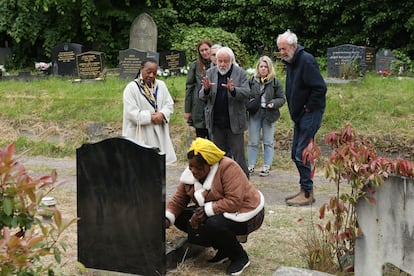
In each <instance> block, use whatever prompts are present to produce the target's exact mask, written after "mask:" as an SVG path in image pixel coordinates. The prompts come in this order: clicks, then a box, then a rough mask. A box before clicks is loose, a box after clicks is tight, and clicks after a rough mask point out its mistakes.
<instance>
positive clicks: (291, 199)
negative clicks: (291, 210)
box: [285, 189, 315, 206]
mask: <svg viewBox="0 0 414 276" xmlns="http://www.w3.org/2000/svg"><path fill="white" fill-rule="evenodd" d="M285 201H286V204H287V205H288V206H307V205H311V204H312V203H314V202H315V198H314V197H313V191H312V192H305V190H303V189H300V192H299V193H297V194H295V195H291V196H288V197H286V198H285Z"/></svg>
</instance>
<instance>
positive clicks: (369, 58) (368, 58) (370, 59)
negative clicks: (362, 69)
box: [364, 47, 375, 72]
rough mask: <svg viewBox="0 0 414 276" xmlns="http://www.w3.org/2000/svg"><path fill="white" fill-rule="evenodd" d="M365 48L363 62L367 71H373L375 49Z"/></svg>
mask: <svg viewBox="0 0 414 276" xmlns="http://www.w3.org/2000/svg"><path fill="white" fill-rule="evenodd" d="M364 48H365V62H366V64H367V71H369V72H373V71H375V48H374V47H364Z"/></svg>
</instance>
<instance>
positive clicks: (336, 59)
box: [327, 44, 367, 78]
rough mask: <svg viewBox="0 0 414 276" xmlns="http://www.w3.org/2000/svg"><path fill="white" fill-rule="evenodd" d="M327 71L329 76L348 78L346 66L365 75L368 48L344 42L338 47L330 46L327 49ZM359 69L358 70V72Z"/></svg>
mask: <svg viewBox="0 0 414 276" xmlns="http://www.w3.org/2000/svg"><path fill="white" fill-rule="evenodd" d="M327 59H328V65H327V71H328V78H346V74H348V73H349V72H346V71H347V69H346V68H348V67H349V68H350V69H351V70H352V71H354V72H353V73H355V74H361V75H362V76H365V73H366V68H367V63H366V49H365V48H364V47H360V46H356V45H352V44H343V45H339V46H336V47H330V48H328V51H327ZM357 71H358V72H357Z"/></svg>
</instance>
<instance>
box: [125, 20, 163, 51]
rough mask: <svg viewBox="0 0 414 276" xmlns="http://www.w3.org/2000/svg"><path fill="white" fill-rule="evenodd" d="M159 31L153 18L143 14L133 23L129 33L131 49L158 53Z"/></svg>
mask: <svg viewBox="0 0 414 276" xmlns="http://www.w3.org/2000/svg"><path fill="white" fill-rule="evenodd" d="M157 37H158V30H157V25H156V24H155V22H154V20H153V19H152V17H151V16H150V15H149V14H147V13H141V14H140V15H139V16H138V17H137V18H135V20H134V21H133V22H132V25H131V29H130V31H129V48H130V49H131V48H135V49H138V50H141V51H151V52H156V51H157Z"/></svg>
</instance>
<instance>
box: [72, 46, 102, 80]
mask: <svg viewBox="0 0 414 276" xmlns="http://www.w3.org/2000/svg"><path fill="white" fill-rule="evenodd" d="M76 64H77V68H78V75H79V78H81V79H96V78H103V70H104V67H105V65H104V64H105V61H104V58H103V53H102V52H96V51H89V52H85V53H82V54H79V55H76Z"/></svg>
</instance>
